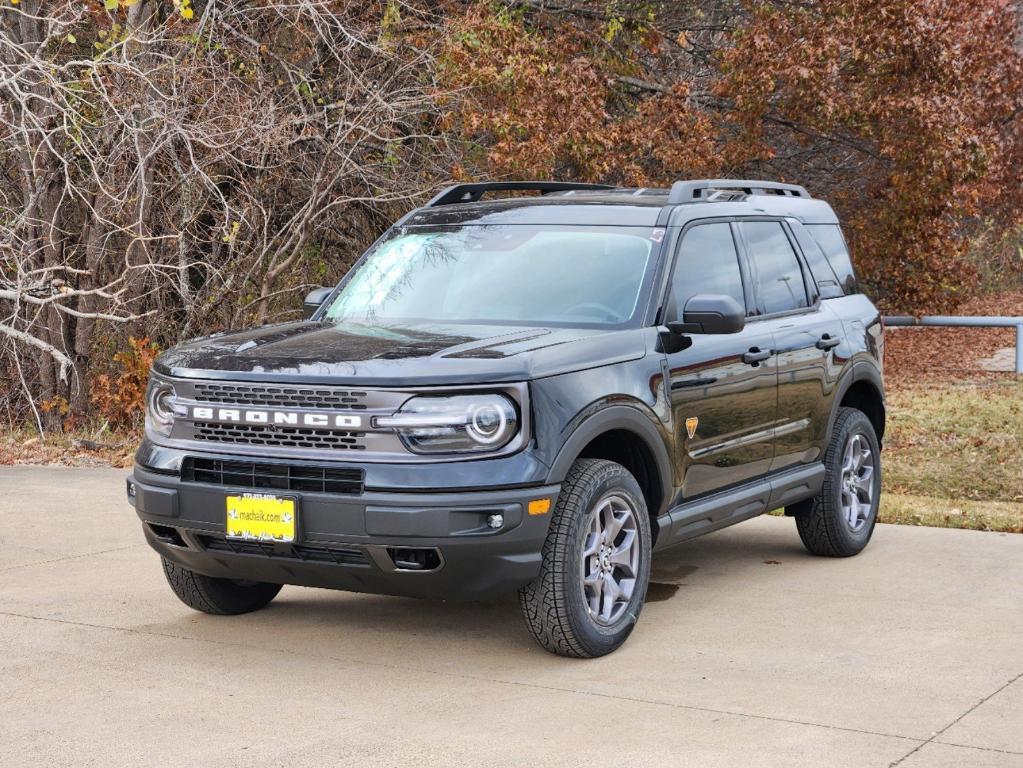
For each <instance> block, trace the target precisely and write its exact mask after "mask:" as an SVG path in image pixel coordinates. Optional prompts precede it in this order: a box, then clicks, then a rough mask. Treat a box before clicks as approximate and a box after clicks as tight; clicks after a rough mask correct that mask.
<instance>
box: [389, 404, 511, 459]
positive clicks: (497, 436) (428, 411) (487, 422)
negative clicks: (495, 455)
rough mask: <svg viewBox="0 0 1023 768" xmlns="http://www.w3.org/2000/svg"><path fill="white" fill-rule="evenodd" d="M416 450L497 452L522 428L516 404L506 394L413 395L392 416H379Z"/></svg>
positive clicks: (424, 451) (428, 451)
mask: <svg viewBox="0 0 1023 768" xmlns="http://www.w3.org/2000/svg"><path fill="white" fill-rule="evenodd" d="M374 423H375V425H376V426H378V427H393V428H394V429H395V431H397V433H398V434H399V435H400V436H401V439H402V440H403V441H404V443H405V445H406V446H408V448H409V450H410V451H413V452H415V453H468V452H476V453H479V452H482V451H496V450H498V449H500V448H503V447H504V446H505V445H507V444H508V443H509V441H511V439H512V438H513V437H515V434H516V432H518V429H519V419H518V412H517V411H516V410H515V404H514V403H513V402H512V401H511V400H509V399H508V398H507V397H505V396H503V395H452V396H449V397H433V396H426V395H424V396H420V397H413V398H412V399H411V400H409V401H408V402H407V403H405V405H403V406H402V407H401V410H400V411H398V412H397V413H396V414H394V415H393V416H378V417H376V419H375V420H374Z"/></svg>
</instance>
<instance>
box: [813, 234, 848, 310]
mask: <svg viewBox="0 0 1023 768" xmlns="http://www.w3.org/2000/svg"><path fill="white" fill-rule="evenodd" d="M806 229H807V231H808V232H809V233H810V237H812V238H813V239H814V240H816V241H817V245H819V246H820V247H821V250H822V251H824V255H825V256H826V257H827V259H828V263H829V264H830V265H831V268H832V269H833V270H835V274H836V275H837V276H838V283H839V285H841V286H842V288H843V289H844V290H845V292H846V293H856V273H855V272H853V265H852V259H851V258H850V256H849V249H848V248H847V247H846V244H845V238H844V237H842V230H841V229H840V228H839V226H838V225H837V224H807V225H806Z"/></svg>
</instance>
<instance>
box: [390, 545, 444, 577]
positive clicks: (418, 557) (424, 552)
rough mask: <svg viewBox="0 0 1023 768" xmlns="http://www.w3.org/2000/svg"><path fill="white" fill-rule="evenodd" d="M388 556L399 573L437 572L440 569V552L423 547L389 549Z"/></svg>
mask: <svg viewBox="0 0 1023 768" xmlns="http://www.w3.org/2000/svg"><path fill="white" fill-rule="evenodd" d="M387 554H388V556H389V557H390V558H391V561H392V562H393V563H394V567H395V568H397V569H398V570H399V571H435V570H437V569H438V568H440V552H438V551H437V550H436V549H432V548H423V547H388V548H387Z"/></svg>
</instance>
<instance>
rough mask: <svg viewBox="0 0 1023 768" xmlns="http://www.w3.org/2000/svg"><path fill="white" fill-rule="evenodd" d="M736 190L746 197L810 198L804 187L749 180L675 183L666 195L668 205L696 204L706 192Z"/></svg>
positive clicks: (703, 199)
mask: <svg viewBox="0 0 1023 768" xmlns="http://www.w3.org/2000/svg"><path fill="white" fill-rule="evenodd" d="M708 189H712V190H720V189H736V190H739V191H742V192H745V193H746V194H747V195H757V194H765V193H768V192H771V191H773V192H778V193H780V194H781V195H785V196H788V197H806V198H809V197H810V193H809V192H807V191H806V187H801V186H799V185H798V184H783V183H781V182H780V181H757V180H751V179H697V180H694V181H676V182H675V183H674V184H672V185H671V192H669V193H668V205H678V204H679V203H698V202H704V201H706V200H707V196H706V195H705V194H703V193H704V192H705V191H706V190H708Z"/></svg>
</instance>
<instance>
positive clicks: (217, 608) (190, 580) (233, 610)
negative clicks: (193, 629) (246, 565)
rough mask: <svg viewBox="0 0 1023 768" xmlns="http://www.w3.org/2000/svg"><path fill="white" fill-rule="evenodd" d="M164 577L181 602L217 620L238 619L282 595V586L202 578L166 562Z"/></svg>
mask: <svg viewBox="0 0 1023 768" xmlns="http://www.w3.org/2000/svg"><path fill="white" fill-rule="evenodd" d="M163 573H164V575H165V576H166V577H167V583H168V584H170V586H171V589H173V590H174V594H175V595H177V596H178V598H179V599H180V600H181V602H183V603H184V604H185V605H187V606H188V607H189V608H194V609H195V610H197V611H202V612H203V613H209V614H213V615H214V616H235V615H237V614H240V613H250V612H252V611H258V610H259V609H260V608H263V607H264V606H266V605H267V604H268V603H269V602H270V601H271V600H273V599H274V598H275V597H277V593H278V592H280V591H281V585H280V584H263V583H261V582H258V581H233V580H231V579H218V578H214V577H213V576H203V575H202V574H201V573H196V572H195V571H190V570H188V569H187V568H182V567H181V566H180V565H177V564H175V563H172V562H170V561H169V560H166V559H164V560H163Z"/></svg>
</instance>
